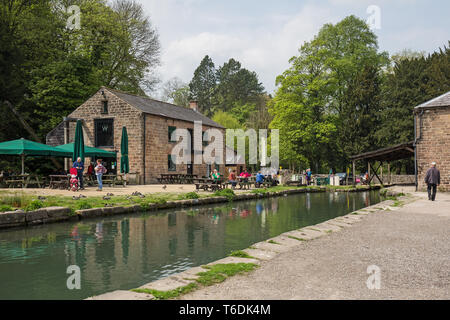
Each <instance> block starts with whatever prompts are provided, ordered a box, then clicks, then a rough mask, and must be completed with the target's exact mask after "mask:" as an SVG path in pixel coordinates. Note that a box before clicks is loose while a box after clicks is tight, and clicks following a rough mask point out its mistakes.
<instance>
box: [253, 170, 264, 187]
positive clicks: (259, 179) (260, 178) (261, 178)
mask: <svg viewBox="0 0 450 320" xmlns="http://www.w3.org/2000/svg"><path fill="white" fill-rule="evenodd" d="M263 182H264V176H263V175H262V174H261V171H258V173H257V174H256V183H255V185H256V187H257V188H259V187H260V185H261V183H263Z"/></svg>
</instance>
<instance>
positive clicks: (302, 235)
mask: <svg viewBox="0 0 450 320" xmlns="http://www.w3.org/2000/svg"><path fill="white" fill-rule="evenodd" d="M283 235H285V236H287V237H289V236H292V237H295V238H298V239H304V240H306V241H307V240H311V239H314V238H313V237H311V236H309V235H308V234H306V233H305V232H301V231H299V230H293V231H288V232H285V233H283ZM294 240H295V239H294ZM297 241H299V240H297Z"/></svg>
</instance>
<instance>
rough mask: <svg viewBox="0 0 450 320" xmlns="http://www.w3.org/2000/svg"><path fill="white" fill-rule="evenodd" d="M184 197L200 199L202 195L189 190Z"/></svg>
mask: <svg viewBox="0 0 450 320" xmlns="http://www.w3.org/2000/svg"><path fill="white" fill-rule="evenodd" d="M183 198H184V199H198V198H200V196H199V195H198V194H197V193H196V192H188V193H186V194H185V195H184V196H183Z"/></svg>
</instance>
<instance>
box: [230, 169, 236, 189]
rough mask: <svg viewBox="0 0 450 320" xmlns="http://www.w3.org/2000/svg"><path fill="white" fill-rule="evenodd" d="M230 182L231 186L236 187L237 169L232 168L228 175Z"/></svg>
mask: <svg viewBox="0 0 450 320" xmlns="http://www.w3.org/2000/svg"><path fill="white" fill-rule="evenodd" d="M228 182H229V183H231V188H232V189H234V188H236V184H237V181H236V171H235V170H231V172H230V175H229V176H228Z"/></svg>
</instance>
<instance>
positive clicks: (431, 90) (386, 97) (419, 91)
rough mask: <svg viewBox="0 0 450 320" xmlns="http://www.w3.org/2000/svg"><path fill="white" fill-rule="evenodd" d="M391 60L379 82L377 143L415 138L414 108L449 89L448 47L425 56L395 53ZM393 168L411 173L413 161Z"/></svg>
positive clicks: (393, 142) (403, 162) (393, 143)
mask: <svg viewBox="0 0 450 320" xmlns="http://www.w3.org/2000/svg"><path fill="white" fill-rule="evenodd" d="M393 61H394V62H393V67H392V69H391V70H390V72H389V73H387V74H386V77H385V81H384V83H383V85H382V94H381V97H382V98H381V112H380V124H379V126H378V127H377V128H376V130H375V133H374V135H375V137H376V139H377V141H378V144H379V145H380V146H390V145H395V144H400V143H405V142H408V141H412V140H414V115H413V110H414V107H415V106H417V105H419V104H421V103H423V102H425V101H428V100H430V99H433V98H435V97H437V96H439V95H441V94H443V93H445V92H448V91H449V90H450V50H449V48H448V47H444V49H439V51H437V52H434V53H432V54H431V55H428V56H425V55H423V54H420V53H419V54H414V53H411V52H406V54H404V53H402V54H397V55H395V56H394V57H393ZM392 167H393V169H394V170H397V172H398V173H400V172H409V173H411V172H413V170H414V162H413V160H411V159H409V160H408V159H407V160H401V161H399V162H396V163H394V164H393V165H392ZM403 168H405V169H404V170H403Z"/></svg>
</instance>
